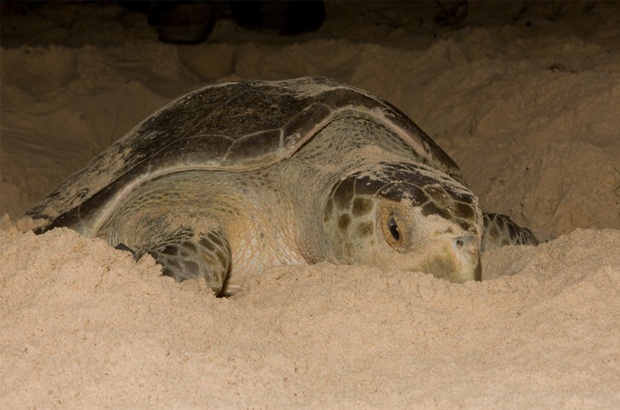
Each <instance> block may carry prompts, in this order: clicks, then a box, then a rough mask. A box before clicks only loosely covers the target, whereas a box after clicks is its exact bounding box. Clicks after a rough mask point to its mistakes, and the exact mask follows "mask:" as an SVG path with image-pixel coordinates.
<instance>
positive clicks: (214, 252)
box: [116, 228, 231, 294]
mask: <svg viewBox="0 0 620 410" xmlns="http://www.w3.org/2000/svg"><path fill="white" fill-rule="evenodd" d="M116 248H117V249H121V250H128V251H130V252H131V253H132V254H133V255H134V258H135V259H136V260H137V259H140V257H141V256H142V255H144V254H145V253H148V254H150V255H151V256H153V258H155V261H156V262H157V263H158V264H160V265H161V266H162V267H163V274H164V275H166V276H170V277H173V278H174V279H176V280H177V281H179V282H182V281H184V280H186V279H199V278H204V280H205V281H206V282H207V286H209V287H210V288H211V289H213V291H214V292H215V294H218V293H219V292H220V290H221V289H222V287H223V286H224V283H225V281H226V277H227V275H228V272H229V271H230V263H231V250H230V245H229V244H228V241H227V240H226V238H225V236H224V234H223V232H222V231H221V230H220V229H214V230H211V231H209V232H206V233H201V234H199V235H196V236H194V235H193V231H192V230H191V229H190V228H181V229H178V230H176V231H174V232H173V233H171V234H170V235H167V238H166V239H164V240H163V241H161V242H159V243H158V244H157V245H155V246H149V247H148V248H147V249H144V250H143V251H142V252H136V251H134V250H133V249H132V248H129V247H128V246H126V245H124V244H122V243H121V244H119V245H117V246H116Z"/></svg>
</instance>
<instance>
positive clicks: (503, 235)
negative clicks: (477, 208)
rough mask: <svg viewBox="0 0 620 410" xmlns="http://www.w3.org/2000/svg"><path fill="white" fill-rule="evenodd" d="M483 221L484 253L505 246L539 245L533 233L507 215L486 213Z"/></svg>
mask: <svg viewBox="0 0 620 410" xmlns="http://www.w3.org/2000/svg"><path fill="white" fill-rule="evenodd" d="M483 219H484V228H483V230H482V250H483V251H488V250H491V249H495V248H499V247H502V246H505V245H538V239H536V237H535V236H534V234H533V233H532V231H530V230H529V229H527V228H523V227H521V226H519V225H517V224H516V223H514V222H513V221H512V219H510V218H509V217H508V216H506V215H501V214H491V213H486V212H485V213H484V214H483Z"/></svg>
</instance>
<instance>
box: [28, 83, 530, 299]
mask: <svg viewBox="0 0 620 410" xmlns="http://www.w3.org/2000/svg"><path fill="white" fill-rule="evenodd" d="M26 214H27V215H28V216H31V217H33V218H35V219H43V220H44V221H43V222H42V225H41V226H40V228H38V229H37V230H36V232H37V233H42V232H45V231H48V230H50V229H52V228H54V227H62V226H65V227H69V228H71V229H74V230H76V231H77V232H79V233H80V234H82V235H85V236H88V237H99V238H104V239H105V240H107V241H108V242H109V243H110V244H111V245H112V246H114V247H117V248H119V249H125V250H129V251H131V252H132V253H133V255H134V257H135V258H136V259H138V258H140V257H141V256H142V255H144V254H147V253H148V254H151V255H152V256H153V257H154V258H155V260H156V261H157V262H158V263H159V264H161V265H162V267H163V273H164V274H166V275H169V276H172V277H174V278H175V279H177V280H179V281H180V280H184V279H188V278H204V279H205V280H206V281H207V284H208V286H209V287H210V288H211V289H213V291H214V292H215V293H216V294H231V293H234V292H235V291H237V290H238V289H239V284H240V282H241V281H242V280H243V278H244V277H246V276H248V275H255V274H260V273H261V272H262V271H263V270H264V269H265V268H267V267H269V266H275V265H287V264H305V263H315V262H319V261H333V262H335V263H343V264H364V265H375V266H379V267H385V268H395V269H399V270H401V271H405V272H413V271H422V272H427V273H431V274H433V275H435V276H437V277H440V278H445V279H447V280H449V281H453V282H464V281H467V280H471V279H477V280H480V279H481V267H480V251H481V250H484V249H489V248H491V247H495V246H501V245H504V244H525V243H529V244H536V243H537V242H536V239H535V237H534V236H533V235H532V233H531V232H530V231H529V230H528V229H526V228H521V227H519V226H517V225H516V224H515V223H513V222H512V221H511V220H510V219H509V218H508V217H506V216H503V215H497V214H485V215H484V216H483V214H482V212H481V211H480V209H479V206H478V200H477V198H476V196H475V195H474V194H473V193H472V192H471V191H470V190H469V188H467V186H466V185H465V182H464V181H463V177H462V175H461V172H460V170H459V168H458V167H457V165H456V164H455V163H454V162H453V161H452V159H450V157H449V156H448V155H447V154H446V153H445V152H444V151H442V150H441V148H439V146H437V145H436V144H435V143H434V142H433V141H432V140H431V139H430V137H428V136H427V135H426V134H425V133H424V132H423V131H422V130H421V129H420V128H418V127H417V126H416V125H415V124H414V123H413V122H412V121H411V120H410V119H409V118H408V117H407V116H405V115H404V114H403V113H402V112H401V111H399V110H398V109H397V108H395V107H394V106H392V105H391V104H389V103H388V102H386V101H384V100H382V99H381V98H379V97H376V96H374V95H371V94H369V93H367V92H365V91H362V90H359V89H357V88H354V87H351V86H348V85H345V84H341V83H338V82H335V81H333V80H329V79H326V78H322V77H303V78H298V79H292V80H286V81H276V82H267V81H247V82H246V81H240V82H231V83H225V84H218V85H212V86H208V87H205V88H202V89H199V90H197V91H194V92H191V93H190V94H187V95H185V96H183V97H181V98H179V99H177V100H176V101H173V102H172V103H170V104H168V105H167V106H165V107H164V108H162V109H161V110H159V111H158V112H156V113H154V114H153V115H151V116H150V117H148V118H147V119H146V120H144V121H143V122H142V123H140V124H139V125H137V126H136V127H135V128H134V129H132V130H131V131H130V132H129V133H128V134H126V135H125V136H124V137H122V138H121V139H119V140H118V141H117V142H115V143H114V144H113V145H112V146H110V147H109V148H108V149H107V150H105V151H104V152H103V153H101V154H100V155H99V156H97V157H95V158H94V159H93V160H91V161H90V162H89V163H88V164H87V165H86V166H85V167H84V168H83V169H82V170H80V171H78V172H77V173H75V174H73V176H71V177H69V178H68V179H67V180H65V181H64V182H63V183H61V184H60V185H59V186H58V187H57V188H56V190H55V191H53V192H52V193H51V194H50V195H49V196H48V197H46V198H45V199H43V200H42V201H41V202H39V203H38V204H37V205H35V206H34V207H33V208H32V209H31V210H29V211H28V212H27V213H26Z"/></svg>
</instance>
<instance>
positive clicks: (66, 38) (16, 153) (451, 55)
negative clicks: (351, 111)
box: [0, 2, 620, 409]
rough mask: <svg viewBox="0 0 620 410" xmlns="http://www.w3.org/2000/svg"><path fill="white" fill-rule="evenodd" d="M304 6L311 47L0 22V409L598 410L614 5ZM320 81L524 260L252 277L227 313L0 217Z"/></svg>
mask: <svg viewBox="0 0 620 410" xmlns="http://www.w3.org/2000/svg"><path fill="white" fill-rule="evenodd" d="M468 11H469V14H468V16H467V19H465V20H464V21H463V22H461V23H460V24H458V25H454V26H449V27H446V26H442V25H441V24H439V23H437V22H436V21H435V20H434V17H435V15H437V13H438V12H439V8H438V6H437V4H436V3H431V2H427V3H422V4H414V3H399V4H392V3H388V2H383V3H381V4H378V3H363V4H359V3H357V4H353V3H328V4H327V12H328V20H327V22H326V23H325V24H324V26H323V27H322V28H321V29H320V30H319V31H318V32H317V33H309V34H303V35H299V36H294V37H281V36H277V35H275V34H270V33H253V32H249V31H246V30H242V29H239V28H238V27H236V26H235V25H234V24H232V22H230V21H228V20H220V21H218V23H217V25H216V27H215V29H214V32H213V33H212V35H211V37H210V38H209V41H208V42H206V43H204V44H200V45H195V46H177V45H170V44H162V43H160V42H158V41H157V35H156V33H155V32H154V31H153V30H152V28H150V27H149V26H148V25H147V23H146V17H145V16H144V15H142V14H140V13H136V12H130V11H128V10H124V9H122V8H120V7H118V6H117V5H115V4H112V3H107V4H94V5H93V4H91V5H80V6H78V5H66V4H60V5H49V4H48V5H46V6H43V7H42V8H40V9H37V10H36V13H28V14H27V15H24V13H23V12H22V10H19V9H18V10H15V9H14V8H6V6H5V5H3V10H2V49H1V54H0V60H1V71H0V74H1V81H2V82H1V98H2V100H1V103H2V105H1V119H0V120H1V123H0V126H1V128H0V131H1V135H0V136H1V139H0V143H1V145H0V171H1V185H0V214H4V215H5V216H4V217H3V218H2V219H1V220H0V320H1V322H0V374H1V375H2V378H1V379H0V407H2V408H25V407H28V408H30V407H31V408H35V407H36V408H51V407H61V408H75V407H82V408H84V407H86V408H109V407H112V408H128V407H140V408H171V407H183V408H192V407H200V408H204V407H215V408H226V407H234V408H241V407H253V408H255V407H258V408H264V407H276V408H296V407H305V408H317V407H328V408H351V407H355V408H375V407H379V408H383V407H386V408H387V407H397V408H404V407H406V408H411V407H415V408H579V409H582V408H610V409H611V408H618V407H620V252H619V250H620V245H619V244H620V160H619V158H620V115H619V113H620V7H618V5H617V4H614V3H611V2H590V3H579V2H567V3H562V2H553V3H536V2H534V3H526V2H515V3H491V4H487V3H479V2H470V3H469V10H468ZM302 75H324V76H329V77H333V78H336V79H338V80H341V81H345V82H348V83H350V84H353V85H355V86H358V87H361V88H364V89H367V90H369V91H372V92H374V93H376V94H378V95H380V96H382V97H384V98H386V99H387V100H389V101H390V102H392V103H393V104H395V105H396V106H397V107H399V108H400V109H401V110H403V111H404V112H405V113H406V114H407V115H409V116H410V117H411V118H413V119H414V121H416V123H417V124H418V125H420V126H421V127H422V128H423V129H424V130H425V131H426V132H427V133H429V134H430V135H431V136H432V137H433V138H434V139H435V141H436V142H438V143H439V145H440V146H441V147H442V148H444V149H445V150H446V151H447V152H448V153H449V154H450V155H451V156H452V157H453V158H454V159H455V161H456V162H457V163H458V164H459V165H460V166H461V169H462V170H463V173H464V175H465V178H466V180H467V182H468V183H469V185H470V187H471V188H472V189H473V190H474V192H476V193H477V194H478V195H479V197H480V201H481V203H482V206H483V207H484V209H486V210H492V211H495V212H502V213H506V214H509V215H511V216H512V217H513V218H514V219H515V220H516V221H517V222H518V223H520V224H523V225H526V226H529V227H530V228H531V229H532V230H533V231H534V232H535V233H536V234H537V235H538V236H539V237H540V238H542V239H544V240H548V242H546V243H543V244H541V245H539V246H537V247H531V246H523V247H505V248H502V249H499V250H496V251H492V252H488V253H485V254H484V255H483V261H482V262H483V281H482V282H470V283H466V284H464V285H457V284H451V283H448V282H446V281H443V280H439V279H435V278H433V277H431V276H430V275H425V274H422V273H419V274H410V273H409V274H404V273H403V272H397V271H380V270H377V269H371V268H364V267H358V266H335V265H332V264H329V263H321V264H318V265H314V266H292V267H281V268H278V269H271V270H269V271H267V272H265V273H264V274H263V275H261V276H260V277H257V278H255V279H252V280H250V281H248V282H247V283H245V284H244V285H243V289H242V291H241V292H240V293H238V294H237V295H235V296H234V297H232V298H220V299H218V298H215V297H214V296H212V295H211V294H210V292H209V291H208V290H207V289H206V288H205V286H204V285H203V284H202V283H200V282H184V283H182V284H179V283H176V282H174V281H173V280H172V279H170V278H167V277H162V276H161V271H160V268H159V267H158V266H157V265H156V264H155V263H154V261H153V259H152V258H150V257H145V258H143V259H141V260H140V261H139V262H137V263H136V262H134V261H133V259H132V258H131V256H130V255H129V254H128V253H126V252H119V251H115V250H114V249H112V248H111V247H109V246H108V245H107V244H106V243H105V242H103V241H102V240H97V239H87V238H84V237H80V236H79V235H77V234H76V233H74V232H72V231H70V230H67V229H56V230H53V231H51V232H49V233H46V234H44V235H41V236H36V235H34V234H33V233H32V232H29V231H28V230H27V228H28V221H24V220H21V221H20V220H19V217H20V215H21V214H22V213H23V212H24V211H25V210H26V209H28V207H29V206H31V205H32V204H33V203H34V202H35V201H36V200H38V199H40V198H41V197H43V196H44V195H45V194H47V193H48V192H49V191H50V190H51V189H53V188H54V186H55V185H56V184H58V183H59V182H60V181H61V180H62V179H64V178H66V177H67V176H69V175H70V174H71V173H72V172H74V171H75V170H77V169H79V168H80V167H81V166H82V165H84V164H85V163H86V162H87V161H88V160H89V159H90V158H92V157H93V156H94V155H96V154H97V153H99V152H100V151H102V150H103V149H105V147H107V146H108V145H110V144H111V143H112V142H113V141H114V140H116V139H117V138H119V137H121V136H122V135H123V134H124V133H125V132H127V131H128V130H129V129H131V128H132V127H133V126H134V125H135V124H136V123H138V122H139V121H141V120H142V119H143V118H144V117H146V116H147V115H149V114H150V113H152V112H153V111H155V110H156V109H157V108H159V107H161V106H162V105H164V104H165V103H167V102H168V101H171V100H172V99H174V98H176V97H177V96H179V95H182V94H183V93H185V92H188V91H190V90H193V89H196V88H198V87H200V86H204V85H207V84H213V83H216V82H223V81H228V80H233V79H268V80H270V79H284V78H291V77H298V76H302Z"/></svg>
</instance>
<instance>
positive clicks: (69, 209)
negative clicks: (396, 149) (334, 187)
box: [26, 77, 462, 231]
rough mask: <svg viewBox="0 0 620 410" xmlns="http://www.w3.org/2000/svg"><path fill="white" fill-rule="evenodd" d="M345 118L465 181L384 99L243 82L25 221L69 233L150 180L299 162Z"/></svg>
mask: <svg viewBox="0 0 620 410" xmlns="http://www.w3.org/2000/svg"><path fill="white" fill-rule="evenodd" d="M343 111H354V112H364V113H366V115H369V116H370V117H371V118H373V119H375V120H376V121H378V122H381V123H383V124H384V125H387V126H388V127H389V128H391V129H392V130H394V131H395V132H396V133H397V134H398V135H399V136H400V137H401V138H402V139H403V141H405V142H406V143H407V144H409V145H410V146H411V147H412V148H413V149H414V151H415V152H416V153H417V154H418V155H419V157H420V158H421V159H422V160H423V161H424V162H425V163H427V164H428V165H430V166H432V167H434V168H436V169H439V170H441V171H443V172H445V173H447V174H449V175H451V176H452V177H453V178H455V179H457V180H459V181H462V176H461V172H460V170H459V168H458V167H457V165H456V164H455V163H454V161H452V159H451V158H450V157H449V156H448V155H447V154H446V153H445V152H444V151H443V150H441V148H439V147H438V146H437V145H436V144H435V143H434V142H433V140H431V139H430V137H429V136H428V135H426V134H425V133H424V132H423V131H422V130H421V129H420V128H418V126H416V125H415V124H414V123H413V122H412V121H411V120H410V119H409V118H408V117H407V116H406V115H405V114H403V113H402V112H401V111H400V110H398V109H397V108H396V107H394V106H392V105H391V104H390V103H388V102H386V101H384V100H383V99H381V98H379V97H376V96H373V95H371V94H369V93H367V92H365V91H362V90H359V89H357V88H354V87H351V86H348V85H345V84H341V83H338V82H336V81H334V80H330V79H327V78H322V77H302V78H298V79H293V80H285V81H276V82H267V81H241V82H231V83H225V84H218V85H212V86H208V87H204V88H201V89H199V90H196V91H194V92H192V93H189V94H187V95H185V96H183V97H181V98H179V99H177V100H176V101H173V102H171V103H170V104H168V105H166V106H165V107H163V108H162V109H160V110H159V111H157V112H155V113H154V114H153V115H151V116H150V117H148V118H147V119H145V120H144V121H143V122H142V123H140V124H138V125H137V126H136V127H134V128H133V129H132V130H131V131H129V132H128V133H127V134H126V135H125V136H123V137H122V138H120V139H119V140H118V141H116V142H115V143H114V144H112V145H111V146H110V147H109V148H108V149H106V150H105V151H103V152H102V153H101V154H99V155H98V156H97V157H95V158H94V159H92V160H91V161H90V162H89V163H88V164H86V166H85V167H84V168H82V169H81V170H80V171H78V172H76V173H75V174H73V175H72V176H71V177H69V178H67V179H66V180H65V181H64V182H62V183H61V184H60V185H59V186H58V187H57V188H56V189H55V190H54V191H53V192H52V193H51V194H50V195H49V196H47V197H46V198H44V199H43V200H42V201H41V202H39V203H38V204H36V205H35V206H34V207H33V208H32V209H31V210H30V211H28V212H27V213H26V215H28V216H31V217H33V218H43V219H47V224H46V225H45V226H44V227H43V228H41V231H44V230H47V229H50V228H51V227H53V226H58V225H65V224H66V222H67V220H66V219H73V217H75V215H74V216H73V217H72V216H71V215H72V214H75V213H76V212H78V211H77V209H81V211H85V208H89V209H90V210H92V209H94V208H96V207H97V206H102V205H101V204H104V203H105V199H106V198H108V197H109V196H110V195H113V194H114V193H115V192H117V191H118V190H119V189H122V188H123V187H124V186H126V185H127V184H129V183H130V182H131V181H133V180H134V179H135V178H138V177H142V176H144V175H145V174H146V175H148V174H151V173H161V172H164V173H165V171H166V169H170V172H175V170H177V169H181V168H182V169H184V170H188V169H203V170H209V169H211V170H252V169H258V168H263V167H268V166H270V165H272V164H274V163H276V162H278V161H281V160H282V159H283V158H287V157H290V156H292V155H294V154H295V152H296V151H297V150H298V149H299V148H300V147H301V146H302V145H303V144H304V143H305V142H306V141H308V140H309V139H310V138H312V137H313V136H314V135H316V134H317V132H318V131H319V130H321V129H322V128H323V127H325V126H326V125H327V124H328V123H329V122H330V121H332V119H333V118H334V116H335V115H337V114H338V113H342V112H343ZM87 202H89V203H88V204H87ZM62 220H64V221H62Z"/></svg>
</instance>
